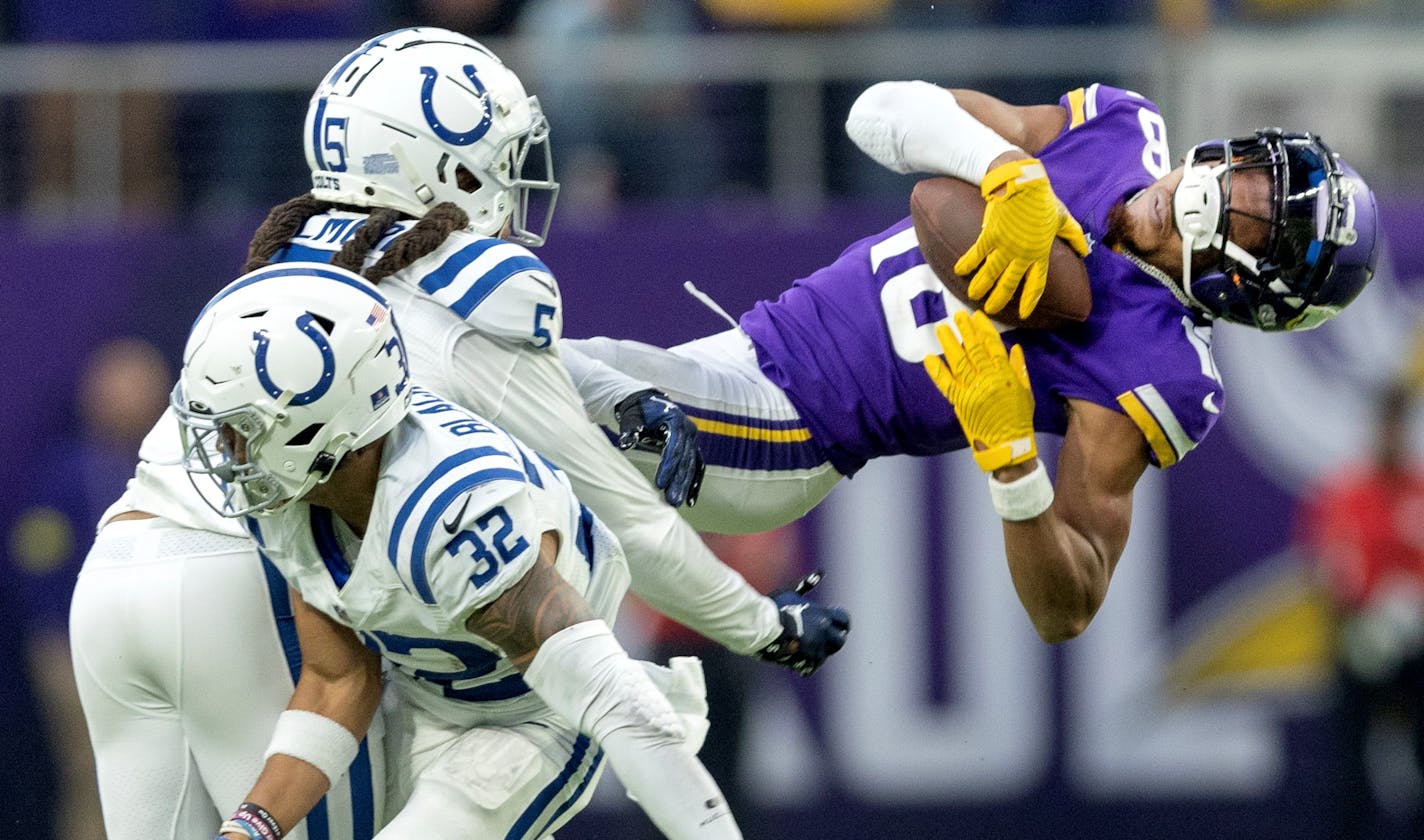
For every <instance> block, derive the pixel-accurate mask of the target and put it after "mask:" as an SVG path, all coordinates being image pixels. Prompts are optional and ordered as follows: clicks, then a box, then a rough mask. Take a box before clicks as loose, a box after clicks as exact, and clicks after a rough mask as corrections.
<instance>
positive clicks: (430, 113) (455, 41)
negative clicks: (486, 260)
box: [305, 27, 559, 246]
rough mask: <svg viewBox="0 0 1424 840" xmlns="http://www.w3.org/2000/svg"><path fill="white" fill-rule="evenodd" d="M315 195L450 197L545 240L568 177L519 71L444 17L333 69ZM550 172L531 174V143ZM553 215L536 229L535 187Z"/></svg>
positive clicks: (317, 102) (405, 206)
mask: <svg viewBox="0 0 1424 840" xmlns="http://www.w3.org/2000/svg"><path fill="white" fill-rule="evenodd" d="M305 136H306V154H307V166H309V167H310V168H311V172H312V195H313V196H315V197H316V198H318V199H321V200H323V201H334V202H339V203H341V204H354V205H357V206H360V207H390V208H393V209H396V210H400V211H403V212H405V213H409V214H411V215H412V216H415V217H416V218H420V217H421V216H424V215H425V212H426V211H427V210H429V209H430V208H431V207H433V206H434V205H436V204H439V203H441V202H445V201H450V202H453V203H455V204H457V205H459V206H460V207H461V208H462V209H464V210H465V212H466V213H467V214H469V217H470V224H471V226H472V227H473V228H474V229H475V230H476V231H478V232H480V233H482V234H485V235H486V236H499V235H501V232H502V231H503V230H504V227H505V224H506V223H508V224H509V226H510V229H509V232H508V233H507V234H506V236H507V237H508V238H509V239H511V240H513V241H515V242H519V243H520V244H523V245H529V246H537V245H542V244H543V243H544V240H545V238H546V237H547V235H548V232H549V221H550V219H551V218H552V216H553V212H554V200H555V198H556V197H557V196H558V191H559V185H558V183H557V182H556V181H555V180H554V163H553V156H552V155H551V153H550V150H549V122H548V120H547V119H545V117H544V112H543V110H542V109H540V107H539V100H538V99H537V98H536V97H533V96H530V95H528V94H527V93H525V91H524V85H522V84H521V83H520V81H519V77H518V76H516V75H514V73H513V71H511V70H510V69H509V68H508V67H505V66H504V63H503V62H501V61H500V60H499V58H498V57H496V56H495V54H494V53H492V52H490V51H489V50H488V49H486V48H485V47H484V46H482V45H481V44H480V43H479V42H477V41H474V40H473V39H470V38H467V37H465V36H464V35H461V34H459V33H456V32H451V31H449V30H446V29H436V28H434V27H415V28H411V29H399V30H396V31H395V32H388V33H386V34H385V35H381V36H378V37H376V38H373V39H372V40H370V41H367V42H366V43H365V44H362V45H361V47H360V48H359V49H357V50H356V51H355V52H352V53H351V54H350V55H347V56H346V57H345V58H343V59H342V60H341V61H340V62H338V63H337V65H336V66H335V67H334V68H332V70H331V72H330V73H328V74H327V76H326V78H325V79H323V80H322V83H321V86H320V87H318V88H317V89H316V93H314V94H313V95H312V99H311V105H310V106H309V107H308V108H307V118H306V134H305ZM535 149H539V150H541V151H542V154H543V164H544V171H543V178H542V179H541V180H530V179H527V178H525V177H524V165H525V162H526V160H527V159H528V157H529V154H530V152H531V151H533V150H535ZM535 191H540V192H542V193H545V195H543V196H542V197H541V198H542V200H541V202H540V203H541V204H542V214H543V221H542V223H541V224H540V225H539V228H538V230H537V231H536V230H531V229H530V228H529V214H530V208H531V204H532V201H531V194H532V193H534V192H535Z"/></svg>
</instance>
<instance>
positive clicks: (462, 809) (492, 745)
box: [377, 701, 604, 840]
mask: <svg viewBox="0 0 1424 840" xmlns="http://www.w3.org/2000/svg"><path fill="white" fill-rule="evenodd" d="M385 712H386V721H387V734H386V739H387V756H388V759H389V762H390V768H391V781H390V784H391V788H392V792H393V793H392V796H391V798H390V800H389V806H390V808H391V810H392V811H393V812H394V816H393V817H392V819H391V821H390V823H389V824H388V825H387V826H386V827H385V828H384V829H382V830H381V833H380V834H379V835H377V838H378V840H469V838H475V837H498V838H508V839H509V840H535V838H540V837H548V836H549V835H551V834H552V833H553V832H554V831H555V830H556V829H558V828H559V827H560V826H562V825H563V824H564V823H566V822H568V820H569V819H570V818H572V817H573V816H574V815H575V814H577V813H578V812H579V811H581V810H583V809H584V808H585V807H586V806H587V805H588V803H589V800H590V799H591V798H592V796H593V789H594V787H595V786H596V785H597V782H598V778H599V776H601V775H602V772H603V767H604V761H603V753H602V751H600V750H599V749H598V747H596V746H595V745H594V744H593V743H592V742H591V741H590V740H589V738H588V736H586V735H581V734H579V733H578V732H575V731H573V730H571V729H569V727H568V725H567V724H565V723H563V722H562V721H561V720H559V719H557V718H554V717H553V716H552V715H549V716H546V717H544V718H542V719H539V720H536V721H531V722H527V723H519V724H513V725H508V726H476V727H473V728H468V727H464V726H458V725H455V724H452V723H450V722H448V721H445V720H442V719H440V718H438V717H436V716H434V715H432V714H430V713H428V712H425V711H423V710H421V709H419V708H416V707H414V706H413V705H412V704H410V703H406V702H399V701H397V702H394V703H391V702H388V703H387V704H386V709H385ZM397 808H399V810H398V811H397V810H396V809H397Z"/></svg>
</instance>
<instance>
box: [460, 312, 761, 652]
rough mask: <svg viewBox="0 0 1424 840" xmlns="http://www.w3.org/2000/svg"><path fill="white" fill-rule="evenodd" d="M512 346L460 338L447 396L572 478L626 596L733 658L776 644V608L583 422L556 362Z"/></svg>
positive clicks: (570, 386) (467, 336)
mask: <svg viewBox="0 0 1424 840" xmlns="http://www.w3.org/2000/svg"><path fill="white" fill-rule="evenodd" d="M510 347H511V345H510V344H508V343H502V342H498V341H497V340H494V339H490V338H487V337H485V336H482V335H479V334H478V333H466V334H464V335H463V336H461V338H460V339H459V341H458V342H457V343H456V345H455V348H454V352H453V353H451V357H452V360H451V365H452V366H453V371H452V372H453V376H454V380H455V382H454V383H453V384H454V386H455V387H454V388H453V389H447V391H446V395H447V396H449V397H451V398H452V399H455V400H456V401H459V402H466V398H465V396H464V395H465V394H467V393H468V394H474V395H478V398H477V399H470V400H468V402H467V404H469V405H471V406H478V407H480V408H481V409H482V413H483V414H484V415H485V416H486V417H487V418H488V419H490V420H492V421H494V422H495V423H498V424H499V425H501V426H503V427H504V428H506V429H508V430H509V431H511V432H513V433H514V435H515V436H516V437H518V438H519V439H521V440H523V441H524V442H525V443H526V444H528V445H530V446H532V447H533V448H534V449H535V450H537V451H538V452H539V453H540V454H541V455H543V456H544V457H546V458H548V459H549V460H550V461H553V462H554V463H555V464H557V465H558V466H559V467H560V468H561V469H563V470H564V472H565V473H567V474H568V476H569V480H570V481H571V482H572V483H573V486H574V491H575V492H576V493H577V494H578V497H579V499H580V501H582V502H583V503H584V504H586V505H588V506H589V508H590V509H592V510H593V512H594V513H595V514H597V515H598V517H599V518H600V519H602V520H603V522H604V524H606V525H607V526H608V527H609V528H610V529H611V530H612V531H613V533H614V534H616V535H617V537H618V540H619V542H620V543H622V545H623V550H624V553H625V554H626V555H627V558H628V570H629V573H630V575H631V578H632V581H631V587H632V589H633V591H634V592H636V593H637V594H638V595H639V596H640V597H641V598H642V599H643V600H645V601H647V602H648V604H649V605H651V606H652V607H653V608H654V609H656V610H658V611H659V612H661V613H663V614H664V615H666V616H668V617H669V618H671V619H673V620H674V621H676V622H678V623H680V624H684V625H686V626H688V627H690V628H692V629H693V630H696V631H697V632H698V633H701V634H702V635H704V636H706V637H707V638H709V639H712V640H713V641H715V642H717V643H718V644H721V645H723V646H724V647H726V648H728V649H729V650H732V651H733V652H736V653H741V654H750V653H754V652H756V651H758V650H761V649H762V648H763V647H766V646H767V645H768V644H770V643H771V642H772V641H774V640H775V639H776V637H777V636H779V635H780V634H781V620H780V618H779V617H778V615H777V610H776V605H775V604H774V603H772V601H771V599H770V598H767V597H766V596H764V595H762V594H761V593H759V592H757V591H756V590H755V589H754V588H752V586H751V584H749V583H747V582H746V580H745V579H744V578H743V577H742V576H741V575H740V574H738V573H737V572H736V571H735V570H734V569H732V568H731V567H729V566H727V565H726V564H725V563H723V562H722V561H721V560H719V559H717V556H716V555H714V554H713V553H712V552H711V551H710V550H709V549H708V548H707V546H706V544H705V543H703V542H702V539H701V538H700V537H698V535H697V532H696V531H694V530H693V529H692V526H690V525H688V524H687V522H686V521H684V520H683V518H682V517H681V516H679V515H678V513H677V510H676V509H675V508H673V507H671V506H669V505H668V504H667V503H666V502H664V501H663V499H662V497H661V496H660V495H658V492H657V491H656V490H655V489H654V488H653V486H652V484H650V483H649V482H648V481H647V479H645V478H643V476H642V474H641V473H639V472H638V470H637V469H636V468H635V467H634V466H633V465H632V464H630V463H629V462H628V461H627V460H626V459H625V458H623V456H622V455H620V454H619V453H618V450H617V449H616V448H615V447H614V446H613V445H612V444H610V443H609V441H608V438H607V437H605V436H604V433H603V430H602V429H600V428H599V427H597V426H595V425H593V424H592V423H590V422H589V420H588V417H587V416H586V415H585V413H584V408H583V404H582V402H581V401H580V400H579V397H578V392H577V391H575V390H574V385H573V381H572V380H571V379H570V378H569V374H568V371H566V370H565V369H564V366H563V364H562V363H561V362H560V361H559V356H558V354H557V353H555V352H551V351H547V350H535V349H533V348H521V350H520V352H518V353H517V354H516V355H515V356H514V357H513V358H510V356H511V352H510ZM496 360H498V361H496ZM492 377H498V380H499V381H492ZM432 384H434V383H432Z"/></svg>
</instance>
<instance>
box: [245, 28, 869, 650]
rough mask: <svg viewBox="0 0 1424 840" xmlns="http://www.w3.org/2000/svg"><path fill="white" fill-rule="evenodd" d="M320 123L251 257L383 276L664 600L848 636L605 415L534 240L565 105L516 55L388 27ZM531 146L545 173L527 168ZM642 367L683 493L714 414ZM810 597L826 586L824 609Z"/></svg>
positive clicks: (754, 640) (652, 595) (642, 418)
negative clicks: (593, 414)
mask: <svg viewBox="0 0 1424 840" xmlns="http://www.w3.org/2000/svg"><path fill="white" fill-rule="evenodd" d="M304 137H305V139H306V155H307V162H308V164H309V166H310V167H311V170H312V184H313V188H312V191H311V193H310V194H307V195H303V196H300V197H298V198H295V199H293V200H291V201H288V202H286V203H285V204H282V205H279V206H278V207H276V208H274V209H273V210H272V212H271V214H269V216H268V218H267V220H266V221H265V222H264V223H263V225H262V226H261V227H260V228H259V229H258V231H257V232H256V233H255V234H254V236H253V239H252V242H251V245H250V249H249V259H248V262H247V265H246V266H245V270H248V271H251V270H255V269H257V268H259V267H262V266H265V265H268V264H272V263H279V262H283V261H290V260H312V261H318V262H330V263H331V264H333V265H338V266H341V267H343V268H347V269H349V270H351V271H353V272H356V273H358V274H361V275H362V276H363V277H365V278H366V279H367V280H370V281H372V282H374V283H377V284H378V285H379V287H380V288H381V291H382V294H384V295H386V296H387V298H388V299H389V300H390V301H391V304H392V305H393V306H395V308H396V311H397V312H399V313H400V315H401V321H402V323H404V324H405V325H406V335H407V340H408V345H407V347H408V349H409V351H410V363H411V367H412V369H413V370H414V371H415V373H416V376H417V377H418V379H419V380H420V381H421V382H422V383H424V384H426V385H428V386H429V387H430V388H432V389H433V390H435V391H437V392H439V393H442V394H445V395H447V396H449V397H450V398H451V399H453V400H455V401H456V402H458V403H460V404H462V405H466V406H469V407H470V408H472V409H474V410H475V411H476V412H478V413H479V414H480V415H481V416H483V417H486V418H488V419H489V420H491V421H492V422H494V423H497V424H499V425H500V426H502V427H504V428H506V429H509V430H510V431H511V432H512V433H514V434H515V435H517V436H518V437H519V439H520V440H522V441H524V442H525V443H527V444H529V445H530V446H532V447H533V448H534V449H535V450H536V451H538V452H539V453H540V454H541V455H543V456H545V457H547V458H549V459H550V460H551V461H553V462H554V463H556V464H558V465H559V467H560V468H561V469H563V470H564V471H565V472H566V473H567V474H568V476H569V478H570V480H571V481H572V482H573V486H574V489H575V490H576V491H577V492H578V494H579V497H580V498H581V499H583V500H584V502H585V503H586V504H587V505H588V506H589V507H590V508H592V509H593V511H594V512H595V513H597V514H598V516H599V518H601V519H602V520H603V521H604V522H606V523H607V524H608V526H609V527H610V528H611V529H612V530H613V532H614V533H615V534H616V535H617V536H618V539H619V541H620V542H621V543H622V544H623V547H624V550H625V552H626V553H627V555H628V562H629V567H630V571H631V572H632V583H631V588H632V589H633V591H634V592H636V593H637V594H638V595H639V596H640V597H641V598H642V599H643V600H645V601H647V602H648V603H649V604H651V605H652V606H653V607H654V608H655V609H657V610H658V611H660V612H662V613H664V614H666V615H667V616H669V617H670V618H673V619H675V620H677V621H678V622H680V623H682V624H685V625H687V626H689V627H691V628H693V629H694V630H696V631H698V632H699V633H701V634H703V635H704V636H707V637H708V638H711V639H713V640H715V641H717V642H719V643H721V644H722V645H724V646H726V647H727V648H729V649H731V650H733V651H736V652H738V653H743V654H752V655H758V656H761V657H762V658H764V659H768V660H770V661H773V662H777V663H779V664H783V665H786V666H788V667H790V668H792V669H793V670H797V671H798V672H801V673H809V672H811V671H813V670H815V668H816V667H818V666H819V665H820V664H821V662H822V661H824V659H825V657H826V656H828V655H829V654H830V653H832V652H834V651H835V650H836V649H838V648H839V647H840V642H841V641H842V639H843V638H844V632H845V630H846V629H848V621H847V620H846V618H845V616H844V613H843V612H842V611H839V610H827V609H825V608H823V607H821V606H819V605H816V604H811V603H810V602H807V601H805V599H793V598H792V594H791V593H783V594H781V595H780V598H781V599H782V601H783V602H786V603H783V604H782V605H781V606H782V607H786V608H787V609H779V608H778V604H777V602H776V600H775V599H773V598H771V597H767V596H765V595H762V594H761V593H759V592H757V591H756V590H755V589H753V588H752V587H751V586H750V585H748V584H747V583H746V581H745V580H743V578H742V577H741V575H739V574H737V573H736V572H735V571H733V570H732V569H731V568H730V567H728V566H726V565H725V564H723V563H721V562H720V561H719V560H718V559H717V558H716V557H715V556H714V555H713V554H712V553H711V552H710V551H709V550H708V548H707V547H706V545H705V544H704V543H703V542H702V540H701V539H700V538H699V537H698V535H697V533H696V532H695V531H694V530H693V529H692V528H691V527H690V526H689V525H688V524H687V523H686V522H684V521H683V520H682V519H681V518H680V517H679V516H678V514H677V511H676V510H675V509H674V507H671V506H669V505H665V504H662V503H661V500H660V499H659V497H658V494H657V493H656V492H655V491H653V490H652V489H651V488H650V487H649V486H648V483H647V480H646V479H644V478H643V476H642V474H641V473H639V472H638V470H637V469H636V468H634V467H633V466H632V465H630V464H629V463H628V462H627V461H626V460H625V459H624V458H622V457H620V456H619V455H618V452H617V450H616V449H614V448H613V447H611V446H609V445H608V439H607V438H606V437H605V436H604V434H603V432H602V430H601V429H600V428H599V427H598V426H596V425H594V424H593V423H592V422H590V421H589V419H588V415H587V414H586V413H585V411H584V408H583V400H582V398H581V397H580V396H579V393H578V391H577V390H576V389H575V388H574V386H573V381H572V380H571V379H570V377H569V374H568V372H567V371H566V370H565V369H564V366H563V364H562V362H561V360H560V356H559V353H560V350H559V348H560V347H561V342H560V338H561V334H562V329H563V314H564V311H563V300H562V298H561V297H560V295H559V287H558V283H557V282H556V281H555V279H554V276H553V274H552V273H551V272H550V271H549V269H548V267H547V266H545V265H544V264H543V262H541V261H540V260H539V259H538V257H536V256H535V255H534V254H533V253H532V252H530V250H529V249H528V247H526V246H535V245H538V244H541V243H542V242H543V241H544V239H545V237H546V235H547V232H548V224H549V219H550V214H551V213H552V211H553V198H554V195H555V194H556V193H557V190H558V184H557V183H556V182H555V181H554V180H553V177H552V167H553V162H552V158H551V156H550V153H549V146H548V139H549V124H548V121H547V120H546V118H545V117H544V114H543V112H542V111H541V109H540V107H539V102H538V99H537V98H536V97H534V96H530V95H529V94H528V93H526V91H525V90H524V86H523V85H522V84H521V83H520V81H519V79H518V77H517V76H515V74H514V73H513V72H512V71H511V70H509V68H507V67H506V66H505V65H504V64H503V63H502V62H501V61H500V60H499V58H498V57H496V56H495V55H494V54H493V53H491V52H490V51H489V50H487V49H486V48H485V47H483V46H482V45H481V44H479V43H478V42H476V41H473V40H471V39H470V38H467V37H465V36H463V35H459V34H457V33H454V32H449V31H447V30H443V29H435V28H429V27H417V28H412V29H403V30H398V31H396V32H391V33H387V34H385V35H382V36H380V37H377V38H374V39H372V40H370V41H368V42H367V43H365V44H363V45H362V46H361V47H359V48H358V49H356V50H355V51H354V52H352V53H351V54H350V55H348V56H346V57H345V58H343V59H342V60H341V61H340V62H338V63H337V65H336V66H335V67H334V68H333V69H332V70H331V72H330V73H329V74H328V75H327V77H326V79H325V80H324V81H323V82H322V83H321V85H320V86H319V87H318V88H317V90H316V92H315V94H314V95H313V96H312V100H311V104H310V107H309V108H308V111H307V118H306V127H305V132H304ZM536 160H537V161H539V162H540V163H538V164H531V161H536ZM526 164H530V165H531V167H532V166H535V165H537V166H539V168H541V169H542V173H541V177H538V178H532V177H527V176H526V173H525V167H526ZM531 218H538V223H537V224H535V225H533V226H531ZM639 384H643V383H634V386H635V387H630V388H629V391H628V393H627V394H625V395H624V397H623V399H622V400H621V401H620V403H619V406H620V407H619V411H618V414H619V423H620V425H621V428H622V429H623V431H624V433H625V435H624V440H625V441H626V442H627V443H629V444H632V443H635V442H638V441H647V442H648V443H649V444H651V445H656V446H657V447H658V448H659V449H660V451H661V453H662V456H661V462H660V463H661V466H660V468H659V469H658V470H657V476H658V479H657V483H658V484H659V486H660V487H662V488H663V489H664V493H665V496H666V499H667V501H668V502H669V503H671V505H673V506H676V505H678V504H681V503H682V502H684V501H690V500H691V499H692V498H693V497H694V496H695V493H696V485H697V481H698V480H699V476H700V473H701V468H702V465H701V461H700V456H699V455H698V453H697V447H696V446H695V444H694V443H693V439H694V436H695V434H696V428H695V426H693V425H692V423H691V422H690V421H689V420H687V419H686V417H684V416H683V415H682V414H681V412H680V410H679V409H677V407H676V406H674V405H673V404H672V403H671V402H670V401H668V400H666V399H665V398H664V397H663V396H662V395H661V393H660V392H658V391H655V390H653V389H652V388H651V386H646V387H636V386H637V385H639ZM791 600H794V601H795V604H796V605H797V606H798V607H799V606H801V605H805V604H809V606H808V607H807V608H806V609H805V611H804V612H803V613H802V614H801V615H802V618H803V619H804V623H798V622H797V621H794V620H793V619H792V616H791V614H790V611H789V607H790V606H791V603H790V601H791Z"/></svg>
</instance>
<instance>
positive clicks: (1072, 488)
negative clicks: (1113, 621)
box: [993, 400, 1147, 642]
mask: <svg viewBox="0 0 1424 840" xmlns="http://www.w3.org/2000/svg"><path fill="white" fill-rule="evenodd" d="M1068 404H1069V408H1068V431H1067V433H1066V434H1065V435H1064V438H1063V446H1062V448H1061V449H1060V450H1059V454H1058V475H1057V478H1056V480H1055V482H1054V495H1053V504H1052V506H1051V507H1049V509H1048V510H1046V511H1044V512H1043V514H1041V515H1039V516H1036V517H1031V518H1028V519H1024V520H1019V521H1012V520H1008V519H1005V521H1004V551H1005V554H1006V555H1007V558H1008V563H1009V573H1010V575H1011V576H1012V578H1013V581H1014V590H1015V591H1016V592H1017V593H1018V596H1019V601H1020V602H1021V603H1022V604H1023V605H1024V609H1025V610H1027V611H1028V614H1029V618H1030V619H1032V621H1033V625H1034V628H1035V629H1036V630H1037V631H1038V634H1039V636H1041V637H1042V638H1043V640H1044V641H1047V642H1060V641H1064V640H1067V639H1071V638H1073V637H1075V636H1077V635H1078V634H1080V633H1082V632H1083V631H1084V630H1085V629H1087V627H1088V624H1089V623H1090V622H1091V621H1092V620H1093V616H1094V615H1096V614H1097V611H1098V608H1099V607H1101V606H1102V603H1103V599H1104V598H1105V597H1107V591H1108V583H1109V581H1110V580H1111V579H1112V574H1113V571H1114V570H1115V569H1116V568H1117V561H1118V559H1119V558H1120V557H1121V556H1122V551H1123V548H1124V547H1125V546H1126V545H1127V535H1128V527H1129V525H1130V524H1131V522H1132V490H1133V487H1135V486H1136V484H1137V481H1138V479H1139V478H1141V477H1142V473H1143V471H1144V470H1146V468H1147V449H1146V445H1145V443H1144V441H1143V439H1142V432H1141V431H1139V430H1138V428H1137V426H1135V425H1133V423H1132V421H1131V420H1129V419H1128V418H1127V417H1126V416H1125V415H1122V414H1119V413H1118V412H1116V411H1113V410H1111V409H1108V408H1104V407H1103V406H1100V405H1096V404H1094V403H1089V402H1085V401H1082V400H1069V401H1068ZM1026 467H1027V465H1025V466H1024V467H1017V468H1008V469H1004V470H1000V471H999V472H996V473H995V474H994V479H993V480H995V481H1001V482H1012V481H1013V480H1015V479H1021V478H1022V476H1023V474H1024V473H1026V472H1027V471H1028V470H1027V469H1026Z"/></svg>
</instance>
